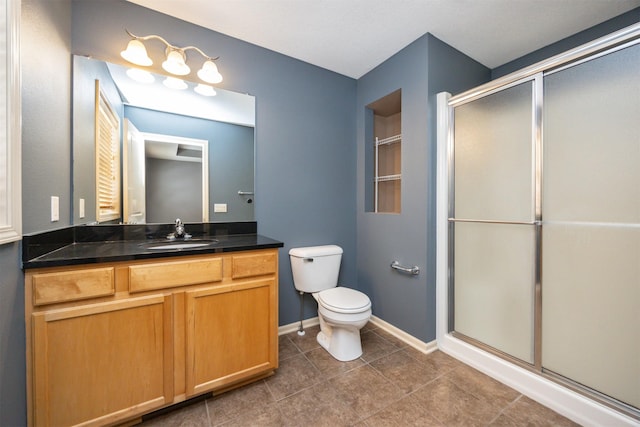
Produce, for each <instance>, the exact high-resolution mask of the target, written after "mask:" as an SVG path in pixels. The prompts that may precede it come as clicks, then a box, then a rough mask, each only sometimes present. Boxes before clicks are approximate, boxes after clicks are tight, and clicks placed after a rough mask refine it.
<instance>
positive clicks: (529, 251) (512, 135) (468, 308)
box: [449, 80, 536, 363]
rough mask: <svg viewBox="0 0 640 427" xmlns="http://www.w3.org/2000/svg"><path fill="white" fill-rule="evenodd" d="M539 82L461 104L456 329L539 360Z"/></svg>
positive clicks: (453, 225)
mask: <svg viewBox="0 0 640 427" xmlns="http://www.w3.org/2000/svg"><path fill="white" fill-rule="evenodd" d="M535 84H536V82H535V80H528V81H525V82H520V83H519V84H517V85H515V86H512V87H510V88H508V89H504V90H501V91H500V92H496V93H493V94H489V95H486V96H483V97H481V98H478V99H474V100H471V101H469V102H466V103H464V104H461V105H457V106H455V107H454V108H455V123H454V141H455V142H454V147H453V169H454V172H453V183H452V185H451V186H452V190H453V192H454V198H453V206H450V215H449V216H450V219H449V222H450V232H451V233H453V248H452V250H451V254H450V258H451V259H450V265H451V266H452V268H451V271H452V272H453V273H452V278H451V280H452V285H453V294H454V301H455V302H454V307H453V312H454V316H453V323H454V327H453V329H454V331H455V332H456V333H457V334H458V335H460V334H462V336H463V337H467V338H471V339H473V340H475V341H479V342H480V343H483V344H485V345H488V346H490V347H492V348H494V349H497V350H499V351H501V352H504V353H507V354H509V355H511V356H514V357H516V358H518V359H520V360H523V361H525V362H527V363H533V362H534V294H535V278H536V226H535V212H536V209H535V200H536V198H535V189H536V187H535V185H536V184H535V115H534V111H535V110H534V108H533V105H534V98H535Z"/></svg>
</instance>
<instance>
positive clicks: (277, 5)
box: [129, 0, 640, 78]
mask: <svg viewBox="0 0 640 427" xmlns="http://www.w3.org/2000/svg"><path fill="white" fill-rule="evenodd" d="M129 1H131V2H133V3H137V4H139V5H142V6H145V7H148V8H150V9H154V10H157V11H159V12H162V13H165V14H168V15H171V16H174V17H177V18H180V19H182V20H185V21H188V22H192V23H194V24H197V25H200V26H202V27H206V28H210V29H212V30H214V31H217V32H220V33H223V34H226V35H229V36H232V37H235V38H238V39H241V40H244V41H247V42H250V43H253V44H255V45H258V46H261V47H264V48H267V49H271V50H273V51H276V52H279V53H282V54H285V55H288V56H291V57H293V58H297V59H300V60H302V61H305V62H308V63H311V64H314V65H317V66H319V67H322V68H326V69H328V70H332V71H335V72H337V73H340V74H344V75H346V76H349V77H353V78H359V77H361V76H362V75H364V74H366V73H367V72H368V71H370V70H372V69H373V68H375V67H376V66H377V65H379V64H380V63H382V62H384V61H385V60H386V59H388V58H389V57H390V56H392V55H393V54H395V53H396V52H398V51H399V50H401V49H402V48H404V47H405V46H407V45H408V44H410V43H411V42H412V41H414V40H416V39H417V38H419V37H420V36H422V35H423V34H425V33H427V32H429V33H431V34H433V35H434V36H436V37H438V38H439V39H441V40H443V41H444V42H446V43H448V44H449V45H451V46H453V47H455V48H456V49H458V50H460V51H462V52H464V53H465V54H467V55H469V56H470V57H472V58H474V59H475V60H477V61H479V62H481V63H482V64H484V65H485V66H487V67H489V68H495V67H497V66H499V65H502V64H504V63H506V62H509V61H511V60H513V59H516V58H519V57H520V56H522V55H525V54H527V53H529V52H531V51H534V50H536V49H539V48H541V47H544V46H547V45H549V44H551V43H554V42H556V41H558V40H561V39H563V38H565V37H567V36H570V35H572V34H575V33H577V32H579V31H581V30H584V29H586V28H589V27H591V26H593V25H595V24H598V23H600V22H604V21H606V20H607V19H610V18H612V17H614V16H617V15H620V14H621V13H624V12H626V11H629V10H631V9H633V8H635V7H638V6H640V0H129ZM159 31H160V30H159Z"/></svg>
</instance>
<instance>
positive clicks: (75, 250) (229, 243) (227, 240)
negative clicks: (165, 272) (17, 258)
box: [22, 223, 284, 269]
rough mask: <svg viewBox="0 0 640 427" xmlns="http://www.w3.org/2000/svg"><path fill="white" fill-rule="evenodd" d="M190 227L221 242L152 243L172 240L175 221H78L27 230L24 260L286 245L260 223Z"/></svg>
mask: <svg viewBox="0 0 640 427" xmlns="http://www.w3.org/2000/svg"><path fill="white" fill-rule="evenodd" d="M185 227H186V229H187V231H188V232H189V233H191V234H192V235H193V239H194V240H193V241H194V242H197V241H198V240H201V239H212V240H215V242H214V243H212V244H209V245H206V246H201V247H189V248H177V249H151V248H150V244H153V243H158V242H168V241H167V240H166V236H167V234H168V233H169V232H170V231H171V225H169V224H154V225H135V226H131V225H120V226H118V225H115V226H76V227H68V228H65V229H61V230H55V231H52V232H45V233H38V234H33V235H29V236H24V238H23V259H22V266H23V269H29V268H41V267H57V266H65V265H78V264H94V263H103V262H114V261H131V260H139V259H152V258H164V257H175V256H185V255H199V254H207V253H222V252H233V251H246V250H254V249H268V248H281V247H283V246H284V244H283V243H282V242H279V241H277V240H274V239H271V238H269V237H265V236H261V235H259V234H257V233H256V232H255V231H256V228H257V227H256V226H255V223H240V224H239V225H238V224H236V223H209V224H185ZM174 242H176V243H182V242H183V241H182V240H176V241H174ZM184 242H185V243H187V242H189V241H188V240H187V241H184Z"/></svg>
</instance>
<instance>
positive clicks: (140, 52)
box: [120, 30, 222, 84]
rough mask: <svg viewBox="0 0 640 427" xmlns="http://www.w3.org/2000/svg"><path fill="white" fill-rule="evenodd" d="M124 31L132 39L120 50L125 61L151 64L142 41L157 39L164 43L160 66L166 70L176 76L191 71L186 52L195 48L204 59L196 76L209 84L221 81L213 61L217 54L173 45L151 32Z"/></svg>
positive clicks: (191, 47) (192, 47)
mask: <svg viewBox="0 0 640 427" xmlns="http://www.w3.org/2000/svg"><path fill="white" fill-rule="evenodd" d="M125 31H126V32H127V34H128V35H129V36H130V37H131V38H132V39H133V40H131V41H129V44H128V45H127V49H126V50H123V51H122V52H120V55H121V56H122V57H123V58H124V59H126V60H127V61H129V62H131V63H133V64H136V65H141V66H149V65H151V64H153V61H152V60H151V58H149V55H148V54H147V50H146V48H145V46H144V44H143V43H142V42H143V41H147V40H159V41H161V42H162V43H164V45H165V55H166V59H165V61H164V62H162V68H163V69H164V70H165V71H166V72H168V73H171V74H173V75H176V76H186V75H187V74H189V73H190V72H191V68H190V67H189V66H188V65H187V54H186V52H187V51H188V50H195V51H196V52H198V53H199V54H200V55H202V57H203V58H204V59H205V62H204V64H203V65H202V68H201V69H200V70H199V71H198V77H199V78H200V79H201V80H202V81H204V82H207V83H211V84H215V83H220V82H221V81H222V75H220V72H219V71H218V67H217V65H216V64H215V62H214V61H215V60H217V59H218V58H219V57H218V56H216V57H215V58H213V57H210V56H209V55H207V54H205V53H204V52H203V51H202V50H200V49H199V48H197V47H195V46H186V47H178V46H174V45H172V44H171V43H169V42H168V41H166V40H165V39H163V38H162V37H160V36H156V35H155V34H151V35H148V36H136V35H135V34H133V33H131V32H130V31H129V30H125Z"/></svg>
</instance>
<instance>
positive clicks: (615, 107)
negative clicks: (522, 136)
mask: <svg viewBox="0 0 640 427" xmlns="http://www.w3.org/2000/svg"><path fill="white" fill-rule="evenodd" d="M543 120H544V139H543V141H544V193H543V194H544V204H543V206H544V215H545V218H546V219H551V220H563V221H596V222H626V223H639V222H640V45H636V46H634V47H629V48H626V49H624V50H622V51H619V52H615V53H613V54H609V55H606V56H603V57H601V58H597V59H594V60H591V61H589V62H586V63H584V64H581V65H578V66H575V67H572V68H569V69H567V70H564V71H561V72H558V73H555V74H552V75H549V76H547V77H545V80H544V116H543Z"/></svg>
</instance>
